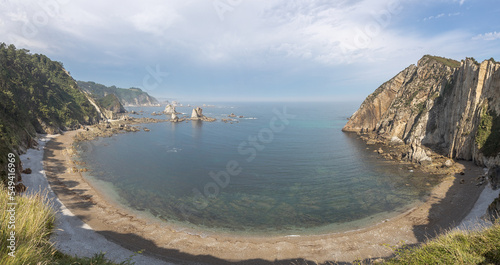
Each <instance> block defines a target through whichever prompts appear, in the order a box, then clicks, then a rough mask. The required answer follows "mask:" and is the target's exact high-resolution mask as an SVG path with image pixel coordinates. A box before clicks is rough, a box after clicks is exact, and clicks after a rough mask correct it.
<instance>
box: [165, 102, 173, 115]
mask: <svg viewBox="0 0 500 265" xmlns="http://www.w3.org/2000/svg"><path fill="white" fill-rule="evenodd" d="M163 112H164V113H165V114H175V113H176V112H175V106H174V105H172V104H168V105H167V106H166V107H165V110H164V111H163Z"/></svg>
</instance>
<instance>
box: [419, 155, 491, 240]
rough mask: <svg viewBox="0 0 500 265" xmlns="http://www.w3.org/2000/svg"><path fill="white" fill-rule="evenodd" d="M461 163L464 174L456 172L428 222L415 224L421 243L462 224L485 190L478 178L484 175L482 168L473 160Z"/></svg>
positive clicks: (433, 207) (433, 206)
mask: <svg viewBox="0 0 500 265" xmlns="http://www.w3.org/2000/svg"><path fill="white" fill-rule="evenodd" d="M461 164H464V165H465V166H466V168H465V170H464V174H463V175H462V174H459V173H457V174H455V175H454V177H455V179H454V180H453V183H452V185H451V186H450V187H449V189H448V190H447V191H446V194H445V196H444V197H443V198H442V199H441V200H440V201H438V202H436V203H434V204H433V205H432V206H431V208H430V210H429V214H428V223H427V224H423V225H415V226H413V233H414V234H415V237H416V238H417V239H418V242H419V243H424V242H426V241H428V240H429V239H432V238H435V237H436V236H438V235H440V234H443V233H445V232H448V231H450V230H451V229H453V228H455V227H457V226H458V225H460V223H461V222H462V220H463V219H464V218H465V217H466V216H467V215H468V214H469V213H470V212H471V210H472V209H473V207H474V205H475V203H476V201H477V200H478V198H479V195H480V194H481V192H482V191H483V188H484V185H485V184H483V185H479V186H478V185H477V178H478V176H481V175H482V168H480V167H478V166H475V165H474V163H473V162H471V161H465V162H464V161H462V162H461Z"/></svg>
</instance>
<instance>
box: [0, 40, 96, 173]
mask: <svg viewBox="0 0 500 265" xmlns="http://www.w3.org/2000/svg"><path fill="white" fill-rule="evenodd" d="M97 117H98V113H97V111H96V109H95V108H94V107H93V106H92V105H91V104H90V102H89V101H88V100H87V98H86V96H85V95H84V94H83V92H82V91H81V90H79V89H78V86H77V84H76V82H75V80H73V78H72V77H71V76H70V75H69V74H68V72H67V71H66V70H65V69H64V68H63V65H62V63H60V62H55V61H52V60H50V59H49V58H48V57H46V56H45V55H41V54H31V53H29V51H28V50H25V49H16V47H15V46H14V45H9V46H7V45H6V44H5V43H0V151H1V152H2V153H0V154H1V157H0V177H4V176H5V175H6V174H5V171H4V166H5V159H6V158H5V157H3V156H4V155H6V154H7V153H8V152H10V151H11V150H15V149H16V148H17V147H18V146H20V145H23V144H26V143H29V142H30V140H31V139H32V138H33V137H35V135H36V133H47V132H49V133H50V132H57V131H58V130H59V129H67V128H75V127H77V126H78V125H79V124H90V123H94V122H96V120H97Z"/></svg>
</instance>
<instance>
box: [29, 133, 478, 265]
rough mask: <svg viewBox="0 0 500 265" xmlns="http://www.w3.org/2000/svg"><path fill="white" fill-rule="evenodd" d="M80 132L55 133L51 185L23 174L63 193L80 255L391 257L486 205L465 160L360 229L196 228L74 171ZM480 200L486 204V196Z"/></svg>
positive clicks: (276, 260)
mask: <svg viewBox="0 0 500 265" xmlns="http://www.w3.org/2000/svg"><path fill="white" fill-rule="evenodd" d="M75 134H76V131H70V132H66V133H64V134H63V135H60V136H57V137H52V138H51V140H50V141H48V142H46V144H45V146H44V148H43V149H42V150H43V169H41V168H37V170H40V171H42V173H44V174H41V175H42V176H41V177H42V178H43V177H46V178H47V180H48V183H49V184H50V187H48V186H43V185H39V183H38V182H34V183H30V182H29V180H28V179H29V178H30V177H32V176H33V174H32V175H31V176H30V175H27V176H25V180H24V181H25V183H26V184H27V186H28V188H30V189H32V188H33V187H36V186H37V185H38V186H40V189H41V190H43V189H47V188H49V189H50V188H51V190H52V191H53V192H54V193H55V195H57V198H54V199H55V204H56V209H57V208H58V209H60V212H61V213H59V214H58V221H57V222H58V223H57V224H56V226H57V229H58V230H57V231H56V235H55V237H54V238H53V240H54V241H55V242H56V247H57V248H58V249H60V250H61V251H63V252H65V253H76V254H78V255H89V254H88V253H91V252H94V253H95V252H100V251H103V252H107V253H108V254H107V256H108V257H109V258H111V259H115V257H122V258H123V257H128V256H130V255H132V254H133V252H136V251H140V250H144V255H139V256H138V257H135V258H137V259H144V260H137V261H136V264H155V262H156V264H162V263H164V262H173V263H186V262H187V263H200V264H235V263H236V264H288V263H291V262H293V261H297V260H306V261H312V262H317V263H323V262H328V261H335V262H352V261H354V260H364V259H377V258H380V257H387V256H390V255H391V254H392V253H393V250H394V249H397V248H398V247H401V246H403V245H413V244H417V243H421V242H424V241H425V240H426V239H427V238H429V237H432V236H435V235H436V234H438V233H440V232H442V231H445V230H449V229H452V228H454V227H456V226H457V225H459V224H460V223H461V222H462V220H464V218H465V217H466V216H468V214H469V213H470V212H471V211H472V210H473V209H474V210H475V211H474V212H477V213H480V212H481V211H480V210H478V209H477V207H476V208H474V206H475V204H476V201H477V200H478V198H479V197H480V195H481V193H482V191H483V189H484V187H485V186H486V184H484V185H480V186H476V184H477V177H478V176H480V175H482V174H483V169H482V168H480V167H477V166H474V165H473V163H472V162H463V163H462V162H461V163H462V164H463V165H464V166H465V171H464V173H465V174H464V175H459V174H457V175H456V176H449V177H446V178H444V180H443V181H442V182H441V183H440V184H438V185H437V186H436V187H435V188H434V189H433V190H432V192H431V195H430V196H429V197H428V199H427V200H426V201H425V202H423V203H421V204H419V205H417V206H415V207H414V208H412V209H410V210H409V211H407V212H405V213H402V214H401V215H399V216H397V217H394V218H392V219H390V220H385V221H383V222H381V223H379V224H376V225H373V226H370V227H366V228H362V229H359V230H356V231H348V232H343V233H333V234H324V235H312V236H274V237H253V236H247V237H242V236H231V235H197V234H192V233H187V232H185V231H179V230H175V229H174V228H173V227H172V226H169V225H168V224H167V223H164V222H155V221H152V220H151V219H146V218H143V217H140V216H138V215H136V214H134V213H132V212H130V211H128V210H127V209H125V208H123V207H121V206H120V205H118V204H115V203H113V202H111V201H110V200H109V196H108V195H106V194H101V193H100V192H99V191H98V189H95V188H94V187H92V186H91V185H90V184H89V183H88V182H87V181H86V180H85V179H84V178H83V177H82V175H81V173H79V172H73V170H72V168H73V167H74V165H73V162H72V158H71V156H70V153H71V151H70V150H71V145H72V142H73V136H74V135H75ZM30 151H31V150H30ZM30 151H28V153H27V154H26V155H25V156H29V157H30V161H31V162H30V163H34V164H36V163H37V162H36V157H37V156H38V157H41V155H40V154H38V155H33V154H30ZM34 151H37V150H34ZM38 151H39V150H38ZM23 163H24V162H23ZM37 165H38V166H40V165H41V163H40V164H37ZM31 166H32V167H34V165H31ZM25 167H30V166H28V165H26V164H25ZM32 169H33V168H32ZM37 170H33V171H34V172H37ZM39 182H40V183H41V182H43V181H41V180H40V181H39ZM479 205H480V206H481V207H484V203H482V204H479ZM475 216H476V217H479V214H475ZM471 218H472V217H471ZM80 220H81V221H80ZM61 229H62V230H63V231H60V230H61ZM108 241H109V242H108ZM97 242H102V243H97ZM152 257H154V259H153V258H152ZM146 259H150V260H146ZM150 262H151V263H150Z"/></svg>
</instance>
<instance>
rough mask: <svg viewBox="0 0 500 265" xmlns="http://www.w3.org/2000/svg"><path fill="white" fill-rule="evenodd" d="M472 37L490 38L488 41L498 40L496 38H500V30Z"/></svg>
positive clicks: (474, 38) (479, 38)
mask: <svg viewBox="0 0 500 265" xmlns="http://www.w3.org/2000/svg"><path fill="white" fill-rule="evenodd" d="M472 39H473V40H488V41H491V40H496V39H500V32H496V31H494V32H488V33H484V34H479V35H476V36H474V37H472Z"/></svg>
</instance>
